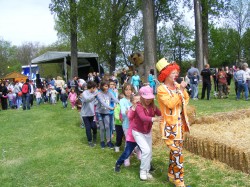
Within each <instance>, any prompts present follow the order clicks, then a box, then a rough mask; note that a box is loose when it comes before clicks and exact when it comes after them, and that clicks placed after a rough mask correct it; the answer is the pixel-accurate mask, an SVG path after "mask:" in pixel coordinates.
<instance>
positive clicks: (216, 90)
mask: <svg viewBox="0 0 250 187" xmlns="http://www.w3.org/2000/svg"><path fill="white" fill-rule="evenodd" d="M218 72H219V69H218V68H215V70H214V72H213V74H212V77H213V81H214V91H215V92H218V90H219V89H218V79H217V74H218Z"/></svg>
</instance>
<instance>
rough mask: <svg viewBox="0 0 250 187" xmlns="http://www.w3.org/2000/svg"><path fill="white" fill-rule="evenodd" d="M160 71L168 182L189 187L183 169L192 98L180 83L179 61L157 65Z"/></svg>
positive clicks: (185, 84) (159, 89) (158, 93)
mask: <svg viewBox="0 0 250 187" xmlns="http://www.w3.org/2000/svg"><path fill="white" fill-rule="evenodd" d="M156 68H157V70H158V71H159V76H158V80H159V81H160V82H163V84H161V85H160V86H159V87H158V88H157V98H158V103H159V106H160V110H161V113H162V117H163V122H161V123H160V127H161V133H162V134H161V135H162V138H163V139H164V140H165V143H166V145H167V146H168V148H169V149H170V155H169V167H168V179H169V181H170V182H171V183H173V184H174V185H175V186H178V187H185V184H184V166H183V154H182V150H183V139H184V136H183V135H184V133H185V132H189V123H188V119H187V112H186V107H187V104H188V101H189V95H188V93H187V91H186V89H185V87H186V86H187V83H186V82H184V81H182V82H181V83H180V84H178V83H177V82H176V79H177V78H178V76H179V72H180V67H179V65H177V64H176V63H175V62H174V63H169V62H168V61H167V60H166V59H165V58H162V59H161V60H159V61H158V62H157V64H156Z"/></svg>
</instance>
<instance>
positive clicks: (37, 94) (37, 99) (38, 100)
mask: <svg viewBox="0 0 250 187" xmlns="http://www.w3.org/2000/svg"><path fill="white" fill-rule="evenodd" d="M35 96H36V104H37V105H40V103H41V98H42V94H41V90H40V88H37V89H36V91H35Z"/></svg>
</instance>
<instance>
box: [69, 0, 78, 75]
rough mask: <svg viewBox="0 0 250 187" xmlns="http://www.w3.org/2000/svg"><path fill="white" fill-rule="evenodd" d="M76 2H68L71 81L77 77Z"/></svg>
mask: <svg viewBox="0 0 250 187" xmlns="http://www.w3.org/2000/svg"><path fill="white" fill-rule="evenodd" d="M76 14H77V13H76V1H75V0H70V45H71V79H72V78H73V77H78V61H77V15H76Z"/></svg>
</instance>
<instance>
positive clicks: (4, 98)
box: [0, 82, 8, 110]
mask: <svg viewBox="0 0 250 187" xmlns="http://www.w3.org/2000/svg"><path fill="white" fill-rule="evenodd" d="M0 92H2V96H1V103H2V109H3V110H7V109H8V103H7V98H8V96H7V94H8V89H7V87H6V86H5V82H2V83H1V87H0Z"/></svg>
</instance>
